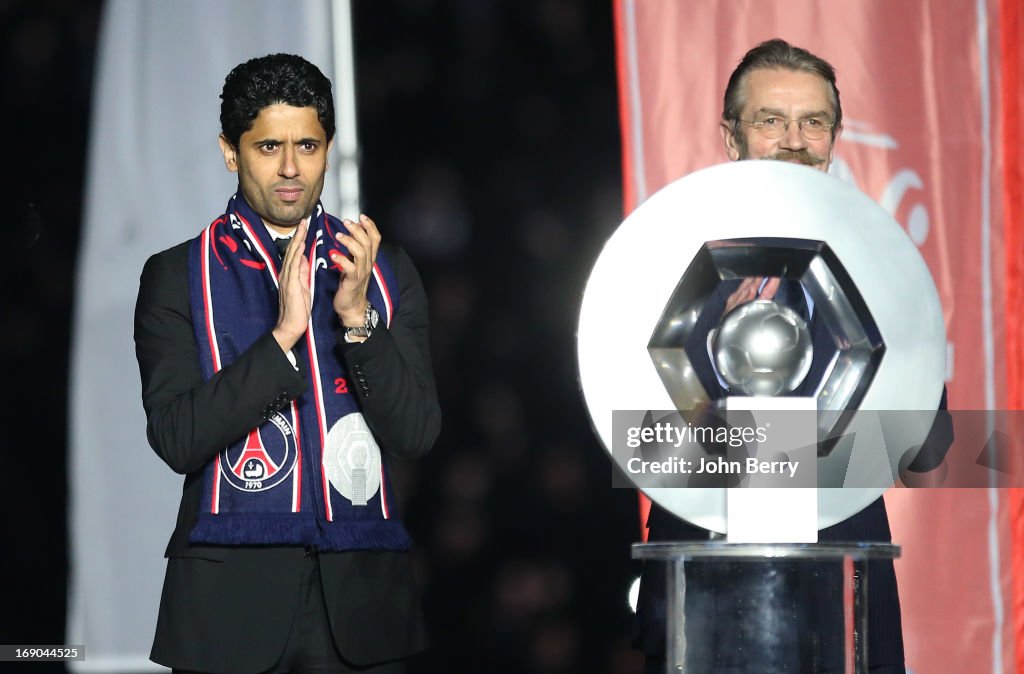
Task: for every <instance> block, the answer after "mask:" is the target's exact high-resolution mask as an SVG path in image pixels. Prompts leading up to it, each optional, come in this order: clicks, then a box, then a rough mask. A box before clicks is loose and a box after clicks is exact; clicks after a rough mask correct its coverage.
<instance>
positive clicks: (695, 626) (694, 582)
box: [633, 490, 899, 674]
mask: <svg viewBox="0 0 1024 674" xmlns="http://www.w3.org/2000/svg"><path fill="white" fill-rule="evenodd" d="M810 491H813V490H810ZM898 556H899V547H898V546H895V545H892V544H888V543H850V544H825V543H816V544H798V543H774V544H753V543H729V542H725V541H707V542H688V543H638V544H635V545H634V546H633V558H634V559H643V560H652V561H660V562H665V567H666V574H667V575H666V578H665V590H666V600H667V607H666V630H667V631H666V653H665V655H666V658H665V661H666V670H665V671H666V672H669V673H671V674H725V673H729V674H764V673H765V672H801V673H803V672H814V673H818V672H829V673H831V672H835V673H837V674H838V673H842V674H862V673H864V674H866V672H867V671H868V670H867V644H868V633H867V624H868V623H867V598H868V593H867V584H868V577H867V570H868V566H867V562H868V560H869V559H893V558H896V557H898Z"/></svg>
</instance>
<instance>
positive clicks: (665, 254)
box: [577, 161, 946, 532]
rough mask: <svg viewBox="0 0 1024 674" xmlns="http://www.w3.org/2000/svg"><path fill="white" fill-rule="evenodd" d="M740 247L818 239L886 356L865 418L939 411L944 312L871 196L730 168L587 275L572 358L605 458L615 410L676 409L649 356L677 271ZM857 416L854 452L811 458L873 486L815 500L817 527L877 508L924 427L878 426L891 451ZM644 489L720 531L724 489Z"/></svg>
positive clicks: (768, 169)
mask: <svg viewBox="0 0 1024 674" xmlns="http://www.w3.org/2000/svg"><path fill="white" fill-rule="evenodd" d="M749 237H783V238H796V239H810V240H818V241H824V242H826V243H827V244H828V246H829V247H830V248H831V249H832V251H833V252H834V253H835V255H836V257H837V258H838V259H839V261H840V263H841V264H842V265H843V267H844V268H845V270H846V272H847V273H848V274H849V276H850V278H851V279H852V281H853V283H854V284H855V286H856V288H857V290H858V291H859V293H860V295H861V297H862V298H863V299H864V301H865V303H866V304H867V307H868V308H869V310H870V312H871V315H872V317H873V318H874V321H875V323H876V325H877V328H878V331H879V333H880V334H881V337H882V340H883V341H884V344H885V353H884V356H883V357H882V359H881V362H880V364H879V366H878V369H877V370H876V372H875V374H874V378H873V380H872V381H871V384H870V387H869V388H868V390H867V391H866V393H865V394H864V397H863V398H862V399H861V403H860V405H859V409H860V410H865V411H871V410H879V411H884V410H935V409H936V408H937V407H938V404H939V399H940V397H941V395H942V387H943V377H944V374H945V354H946V341H945V340H946V338H945V326H944V323H943V317H942V308H941V305H940V302H939V297H938V292H937V290H936V288H935V284H934V282H933V281H932V277H931V274H930V273H929V271H928V268H927V266H926V265H925V262H924V260H923V259H922V257H921V255H920V253H919V252H918V250H917V248H916V246H915V245H914V243H913V242H912V241H911V240H910V238H909V237H908V236H907V234H906V233H905V232H904V230H903V228H902V227H901V226H900V225H899V224H898V223H897V222H896V221H895V220H894V219H893V218H892V217H891V216H890V215H889V214H888V213H887V212H886V211H885V210H883V209H882V208H881V207H880V206H879V205H878V204H876V203H875V202H874V201H873V200H872V199H871V198H869V197H868V196H867V195H865V194H863V193H862V192H860V191H859V190H857V189H856V188H855V187H853V186H852V185H849V184H847V183H845V182H842V181H840V180H838V179H836V178H834V177H832V176H829V175H827V174H824V173H821V172H819V171H814V170H810V169H808V168H807V167H804V166H797V165H792V164H787V163H783V162H776V161H741V162H730V163H727V164H721V165H718V166H713V167H711V168H708V169H704V170H701V171H697V172H695V173H692V174H690V175H688V176H685V177H683V178H681V179H679V180H677V181H675V182H673V183H671V184H669V185H668V186H666V187H665V188H663V189H662V190H660V191H659V192H657V193H656V194H654V195H653V196H651V197H650V198H649V199H648V200H647V201H645V202H644V203H643V204H641V205H640V206H639V207H638V208H637V209H636V210H634V211H633V212H632V213H631V214H630V215H629V216H628V217H627V218H626V219H625V221H623V223H622V224H621V225H620V226H619V227H618V229H616V231H615V232H614V233H613V234H612V236H611V238H609V240H608V242H607V243H606V244H605V246H604V249H603V250H602V252H601V254H600V256H599V257H598V260H597V262H596V264H595V265H594V269H593V271H592V273H591V276H590V278H589V280H588V282H587V286H586V290H585V292H584V295H583V301H582V304H581V307H580V318H579V329H578V332H577V356H578V366H579V377H580V386H581V388H582V392H583V397H584V400H585V403H586V406H587V409H588V411H589V414H590V417H591V421H592V423H593V425H594V429H595V431H596V433H597V435H598V436H599V438H600V439H601V441H602V443H603V444H604V446H605V448H606V449H607V450H608V452H609V454H611V453H612V443H613V432H612V430H613V429H612V412H613V411H615V410H675V409H677V407H676V405H675V404H674V402H673V400H672V399H671V398H670V396H669V393H668V391H667V390H666V388H665V385H664V384H663V382H662V380H661V378H660V377H659V375H658V373H657V372H656V370H655V366H654V364H653V362H652V359H651V356H650V355H649V353H648V350H647V347H648V343H649V342H650V340H651V337H652V334H653V333H654V331H655V327H656V325H657V323H658V321H659V320H660V318H661V316H662V314H663V312H664V310H665V307H666V304H667V302H668V300H669V298H670V296H671V295H672V293H673V292H674V291H675V289H676V287H677V285H678V283H679V280H680V278H681V277H682V276H683V273H684V272H685V271H686V269H687V267H688V266H689V265H690V263H691V261H692V260H693V259H694V256H695V255H696V254H697V252H698V251H699V250H700V248H701V247H702V246H703V245H704V243H705V242H707V241H713V240H721V239H733V238H749ZM861 416H862V415H856V416H855V417H854V419H853V421H852V422H851V425H850V428H853V429H856V431H857V435H856V442H855V444H854V446H853V450H852V453H851V454H848V455H846V456H842V457H840V456H837V455H835V454H833V455H830V456H828V457H821V458H819V459H818V461H819V471H820V470H823V469H824V470H825V471H826V472H828V471H830V470H831V471H842V472H841V473H840V474H841V475H843V474H845V475H847V476H850V477H851V478H856V479H853V480H852V482H851V481H847V482H843V484H849V483H855V484H858V485H863V484H868V485H873V486H869V487H859V488H853V487H846V488H832V489H819V490H818V526H819V528H824V527H827V526H831V525H832V524H835V523H837V522H840V521H842V520H844V519H846V518H848V517H850V516H851V515H854V514H855V513H857V512H859V511H860V510H861V509H863V508H864V507H866V506H867V505H868V504H870V503H871V502H872V501H874V500H875V499H877V498H878V497H879V496H880V495H881V494H882V493H883V492H884V491H885V490H886V488H887V487H888V486H891V484H892V480H891V477H892V476H893V475H896V474H898V473H897V471H896V464H897V463H898V462H899V460H900V457H901V456H902V455H903V454H904V452H905V451H906V448H909V447H912V446H915V445H920V444H921V442H922V441H923V439H924V437H925V436H926V434H927V431H928V428H929V427H930V425H931V419H930V418H928V419H924V418H923V417H920V415H918V421H917V422H916V423H908V424H906V426H907V427H906V428H897V429H889V428H887V429H886V434H885V439H886V444H887V445H889V447H888V450H889V451H888V453H886V452H884V451H881V452H880V451H879V447H878V443H880V442H881V435H882V433H881V431H880V430H879V429H878V428H877V425H878V424H877V421H876V420H874V419H875V418H874V417H871V416H870V415H868V414H865V415H863V418H861ZM830 461H831V462H838V461H842V462H843V465H838V464H836V465H834V466H832V465H829V462H830ZM887 471H888V472H887ZM624 473H625V474H626V475H627V476H628V475H629V473H628V472H626V471H624ZM886 475H888V476H889V477H890V480H889V481H888V482H887V481H886V479H885V477H886ZM641 488H642V489H643V491H644V492H645V493H646V494H647V495H648V496H649V497H650V498H651V500H652V501H654V502H655V503H657V504H658V505H660V506H661V507H663V508H665V509H666V510H668V511H669V512H671V513H672V514H674V515H676V516H677V517H681V518H682V519H685V520H687V521H689V522H691V523H693V524H696V525H698V526H701V527H704V528H706V529H710V530H713V531H718V532H725V531H726V529H727V522H726V511H725V510H726V506H725V492H724V489H719V488H643V487H642V486H641Z"/></svg>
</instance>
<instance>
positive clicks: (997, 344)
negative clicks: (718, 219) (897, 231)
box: [616, 0, 1024, 674]
mask: <svg viewBox="0 0 1024 674" xmlns="http://www.w3.org/2000/svg"><path fill="white" fill-rule="evenodd" d="M1021 14H1022V10H1021V7H1020V1H1019V0H945V1H944V2H941V3H939V2H931V1H929V0H901V1H900V2H893V1H892V0H859V1H858V2H849V3H839V2H830V1H828V0H779V1H774V0H746V1H739V0H723V1H720V2H714V1H712V0H703V1H701V2H677V1H676V0H616V33H617V51H618V66H619V83H620V111H621V116H622V139H623V158H624V173H625V176H624V179H625V185H624V186H625V195H626V209H627V212H628V211H630V210H632V209H633V208H634V207H635V206H636V205H637V204H639V203H640V202H642V201H643V200H644V199H646V198H647V197H648V196H650V195H651V194H652V193H653V192H655V191H657V190H658V189H659V188H661V187H662V186H664V185H666V184H667V183H669V182H671V181H672V180H675V179H676V178H679V177H681V176H683V175H686V174H687V173H690V172H691V171H694V170H697V169H700V168H703V167H706V166H710V165H712V164H716V163H720V162H722V161H725V160H726V159H727V157H726V155H725V151H724V149H723V147H722V141H721V137H720V135H719V132H718V123H719V120H720V116H721V110H722V94H723V92H724V89H725V83H726V81H727V80H728V77H729V74H730V73H731V72H732V70H733V68H735V66H736V64H737V63H738V62H739V60H740V59H741V58H742V56H743V54H744V53H745V52H746V51H747V50H748V49H750V48H751V47H752V46H754V45H756V44H757V43H759V42H762V41H764V40H767V39H771V38H774V37H781V38H783V39H785V40H787V41H789V42H791V43H792V44H795V45H798V46H801V47H804V48H805V49H808V50H810V51H811V52H813V53H815V54H817V55H819V56H821V57H823V58H825V59H826V60H828V61H829V62H830V63H832V65H833V66H835V68H836V74H837V79H838V86H839V91H840V95H841V99H842V105H843V116H844V130H843V132H842V135H841V137H840V138H839V140H838V141H837V145H836V152H835V161H834V162H833V166H832V173H833V174H834V175H836V176H838V177H840V178H842V179H844V180H847V181H849V182H852V183H854V184H856V185H857V186H858V187H859V188H860V189H861V190H862V191H864V192H865V193H866V194H868V195H870V196H871V197H873V198H874V199H875V200H877V201H878V202H879V203H880V204H881V205H882V206H883V207H884V208H885V209H886V210H888V211H889V212H890V213H891V214H892V215H893V216H894V217H895V218H896V220H897V221H898V222H900V224H901V225H903V226H904V228H905V229H906V231H907V233H908V234H909V235H910V237H911V239H912V240H913V241H914V242H915V243H916V244H917V245H918V247H919V249H920V251H921V253H922V255H923V256H924V258H925V260H926V261H927V262H928V265H929V267H930V269H931V271H932V274H933V276H934V278H935V282H936V286H937V287H938V289H939V295H940V297H941V300H942V304H943V311H944V316H945V321H946V329H947V335H948V348H947V355H948V358H947V385H948V388H949V394H950V407H951V408H953V409H989V410H995V409H1007V408H1020V406H1021V403H1022V402H1024V394H1022V386H1021V378H1022V376H1024V357H1022V355H1021V354H1022V352H1024V351H1022V344H1021V342H1022V338H1021V333H1022V329H1021V320H1022V319H1021V316H1024V297H1022V295H1024V291H1022V285H1021V282H1022V277H1024V250H1022V246H1024V236H1022V234H1021V229H1022V228H1021V217H1022V216H1024V209H1022V207H1021V191H1022V187H1021V182H1020V181H1021V179H1022V175H1021V173H1022V170H1024V161H1022V150H1021V148H1022V143H1024V136H1022V127H1021V114H1022V113H1021V100H1022V96H1024V93H1022V89H1024V87H1022V84H1024V82H1022V81H1021V77H1022V73H1021V51H1022V47H1021V40H1022V39H1024V34H1022V29H1021V20H1022V19H1021ZM886 499H887V502H888V505H889V511H890V517H891V520H892V527H893V536H894V540H895V542H897V543H898V544H900V545H902V546H903V558H902V559H901V560H900V561H899V562H898V563H897V573H898V575H899V581H900V593H901V600H902V604H903V622H904V630H905V637H906V643H907V659H908V662H907V664H908V666H909V667H910V668H911V669H912V670H913V671H914V672H915V673H916V674H939V673H946V672H948V673H950V674H962V673H963V672H972V673H974V672H1007V671H1016V670H1018V669H1019V670H1020V671H1022V672H1024V665H1021V664H1020V663H1021V662H1024V661H1019V660H1018V658H1017V655H1016V651H1015V647H1016V646H1015V645H1016V644H1017V643H1020V642H1021V639H1020V638H1017V637H1016V636H1015V633H1016V632H1017V631H1020V630H1021V629H1024V628H1020V627H1015V625H1017V624H1018V623H1020V622H1021V621H1020V616H1018V613H1019V611H1018V612H1015V609H1014V607H1015V606H1017V605H1024V590H1018V589H1017V588H1019V587H1021V586H1022V585H1024V577H1022V576H1024V567H1022V564H1024V551H1022V548H1024V546H1022V545H1021V542H1022V541H1024V538H1019V537H1017V536H1014V535H1012V532H1015V531H1020V530H1021V525H1022V523H1024V499H1021V498H1020V497H1019V496H1018V495H1017V494H1016V493H1013V492H1010V491H1008V490H1002V491H1000V490H996V489H991V490H964V489H957V490H909V489H906V490H898V493H897V492H895V491H894V492H892V493H890V494H889V495H887V497H886ZM1014 560H1016V564H1015V563H1014ZM1015 579H1017V582H1014V580H1015ZM1021 635H1022V636H1024V632H1021Z"/></svg>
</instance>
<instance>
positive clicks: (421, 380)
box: [135, 243, 440, 672]
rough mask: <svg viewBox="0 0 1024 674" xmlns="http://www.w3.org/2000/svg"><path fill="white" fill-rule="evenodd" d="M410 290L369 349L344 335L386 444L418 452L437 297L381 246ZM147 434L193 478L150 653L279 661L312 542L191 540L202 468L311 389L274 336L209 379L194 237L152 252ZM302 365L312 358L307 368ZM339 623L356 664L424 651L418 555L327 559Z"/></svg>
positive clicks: (429, 432) (224, 665) (202, 662)
mask: <svg viewBox="0 0 1024 674" xmlns="http://www.w3.org/2000/svg"><path fill="white" fill-rule="evenodd" d="M381 253H382V254H384V255H386V256H387V258H388V260H389V261H390V262H391V264H392V266H393V268H394V270H395V275H396V277H397V282H398V286H399V293H400V295H399V297H400V299H399V308H398V312H397V314H396V315H395V317H394V318H393V320H392V323H391V326H390V328H389V329H388V328H383V327H381V328H378V329H377V330H376V331H375V332H374V333H373V335H372V336H371V337H370V338H369V339H368V340H367V341H366V342H364V343H362V344H345V343H339V345H338V347H337V348H339V349H341V350H342V351H343V358H344V361H345V363H346V367H347V369H348V371H349V373H350V374H351V378H352V379H353V385H351V386H350V388H351V389H352V390H354V391H355V394H356V397H357V399H358V401H359V405H360V407H361V409H362V413H363V415H364V417H365V419H366V422H367V424H368V425H369V427H370V429H371V430H372V431H373V433H374V436H375V437H376V438H377V441H378V443H379V444H380V446H381V449H382V451H385V452H387V453H389V454H390V455H391V456H398V457H401V458H413V457H416V456H419V455H421V454H423V453H424V452H426V451H427V450H428V449H429V448H430V446H431V445H432V444H433V442H434V440H435V439H436V437H437V434H438V432H439V429H440V410H439V407H438V403H437V395H436V391H435V387H434V380H433V374H432V371H431V364H430V355H429V345H428V337H427V300H426V295H425V293H424V291H423V287H422V284H421V283H420V279H419V276H418V275H417V273H416V270H415V268H414V267H413V265H412V262H411V261H410V260H409V258H408V256H407V255H406V254H405V252H404V251H402V250H401V249H399V248H396V247H394V246H389V245H387V244H384V245H382V248H381ZM135 342H136V355H137V357H138V360H139V367H140V371H141V374H142V397H143V403H144V406H145V408H146V414H147V420H148V423H147V434H148V437H149V442H150V444H151V445H152V446H153V448H154V449H155V450H156V453H157V454H158V455H159V456H160V458H161V459H163V460H164V461H165V462H166V463H167V464H168V465H169V466H170V467H171V468H172V469H173V470H174V471H175V472H178V473H181V474H183V475H184V476H185V479H184V485H183V488H182V496H181V503H180V507H179V510H178V516H177V524H176V526H175V528H174V532H173V534H172V535H171V539H170V542H169V543H168V545H167V550H166V557H167V559H168V562H167V574H166V577H165V580H164V588H163V595H162V598H161V602H160V613H159V618H158V622H157V630H156V638H155V640H154V644H153V650H152V653H151V657H152V659H153V660H154V661H156V662H158V663H161V664H164V665H167V666H170V667H175V668H179V669H186V670H199V671H209V672H243V671H260V670H263V669H267V668H269V667H271V666H273V664H274V663H275V662H276V661H277V659H278V658H279V657H280V655H281V653H282V652H283V649H284V645H285V642H286V639H287V637H288V634H289V629H290V627H291V624H292V620H293V618H294V616H295V613H296V609H297V608H298V605H299V596H300V593H299V583H300V576H301V573H302V569H303V565H304V564H307V563H308V561H307V560H306V559H305V554H306V551H305V550H304V549H303V548H302V547H296V546H281V547H274V546H267V547H260V546H211V545H192V544H190V543H189V540H188V539H189V533H190V531H191V530H192V527H193V526H194V524H195V522H196V517H197V513H198V509H199V503H200V495H201V494H200V490H201V485H202V474H203V469H204V467H205V466H206V464H207V462H208V461H209V460H210V459H211V458H212V457H213V456H214V455H215V454H216V453H217V452H218V451H220V450H221V449H222V448H223V447H224V446H226V445H227V444H228V443H230V442H232V441H234V440H236V439H237V438H239V437H241V436H244V435H245V434H246V433H247V432H248V431H249V430H250V429H252V428H254V427H256V426H258V425H259V424H260V423H262V421H263V416H264V415H266V414H268V413H269V412H271V411H276V410H277V409H280V408H281V407H283V406H285V405H286V404H287V403H288V401H290V400H292V399H294V398H296V397H297V396H299V395H301V393H302V392H303V391H304V390H305V389H306V386H307V385H308V384H307V379H306V376H305V375H304V373H303V372H301V371H296V369H295V368H294V367H293V366H292V365H291V363H290V362H289V360H288V358H287V356H286V355H285V354H284V352H283V351H282V350H281V348H280V346H279V345H278V344H277V342H276V341H275V340H274V338H273V336H272V335H271V334H270V333H269V332H268V333H267V334H266V335H264V336H263V337H261V338H259V339H258V340H257V341H256V342H255V343H254V344H253V345H252V346H251V347H250V348H249V349H248V350H247V351H245V352H244V353H243V354H241V355H240V356H239V357H238V358H237V359H236V360H235V361H234V362H233V363H231V364H230V365H228V366H226V367H225V368H224V369H223V370H221V372H219V373H217V374H216V375H215V376H214V377H212V378H211V379H210V380H209V381H203V377H202V374H201V372H200V366H199V354H198V349H197V346H196V340H195V336H194V333H193V328H192V317H191V310H190V304H189V273H188V243H184V244H181V245H178V246H175V247H174V248H171V249H169V250H166V251H164V252H162V253H158V254H157V255H154V256H153V257H151V258H150V259H149V261H148V262H147V263H146V265H145V268H144V270H143V272H142V278H141V284H140V289H139V298H138V303H137V305H136V312H135ZM300 366H301V364H300ZM319 564H320V575H321V578H322V584H323V592H324V598H325V601H326V605H327V610H328V615H329V618H330V624H331V631H332V633H333V635H334V639H335V643H336V644H337V646H338V649H339V651H340V652H341V654H342V656H343V657H344V658H345V659H346V660H348V661H349V662H352V663H354V664H360V665H361V664H370V663H377V662H384V661H388V660H394V659H398V658H402V657H404V656H407V655H409V654H411V653H414V652H416V651H418V650H421V649H422V648H424V647H425V644H426V637H425V630H424V626H423V622H422V615H421V611H420V606H419V602H418V599H417V596H416V591H415V587H414V583H413V578H412V574H411V566H410V563H409V558H408V555H407V554H406V553H401V552H383V551H382V552H367V551H357V552H335V553H320V554H319Z"/></svg>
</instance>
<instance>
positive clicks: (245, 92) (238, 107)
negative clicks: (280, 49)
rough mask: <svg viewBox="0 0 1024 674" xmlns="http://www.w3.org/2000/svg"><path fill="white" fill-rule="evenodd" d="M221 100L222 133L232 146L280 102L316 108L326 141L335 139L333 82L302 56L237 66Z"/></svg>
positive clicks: (283, 56) (268, 58)
mask: <svg viewBox="0 0 1024 674" xmlns="http://www.w3.org/2000/svg"><path fill="white" fill-rule="evenodd" d="M220 99H221V104H220V128H221V132H222V133H223V134H224V137H225V138H227V140H228V142H229V143H231V145H232V146H233V147H236V148H237V147H238V142H239V140H240V139H241V138H242V134H243V133H245V132H246V131H248V130H249V129H251V128H252V123H253V121H254V120H255V119H256V117H257V116H258V115H259V114H260V110H262V109H263V108H265V107H267V106H268V105H275V104H277V103H285V104H287V105H294V106H295V107H297V108H305V107H312V108H316V116H317V118H318V119H319V120H320V125H321V126H323V127H324V131H325V132H326V133H327V141H328V142H330V141H331V139H333V138H334V99H333V98H332V96H331V81H330V80H329V79H327V77H325V76H324V74H323V73H322V72H320V69H319V68H317V67H316V66H315V65H313V64H312V63H310V62H309V61H307V60H306V59H304V58H302V57H301V56H295V55H293V54H270V55H268V56H261V57H260V58H254V59H250V60H248V61H246V62H245V63H243V64H241V65H238V66H235V69H234V70H232V71H231V72H230V73H228V76H227V77H226V78H225V79H224V90H223V91H222V92H221V94H220Z"/></svg>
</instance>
